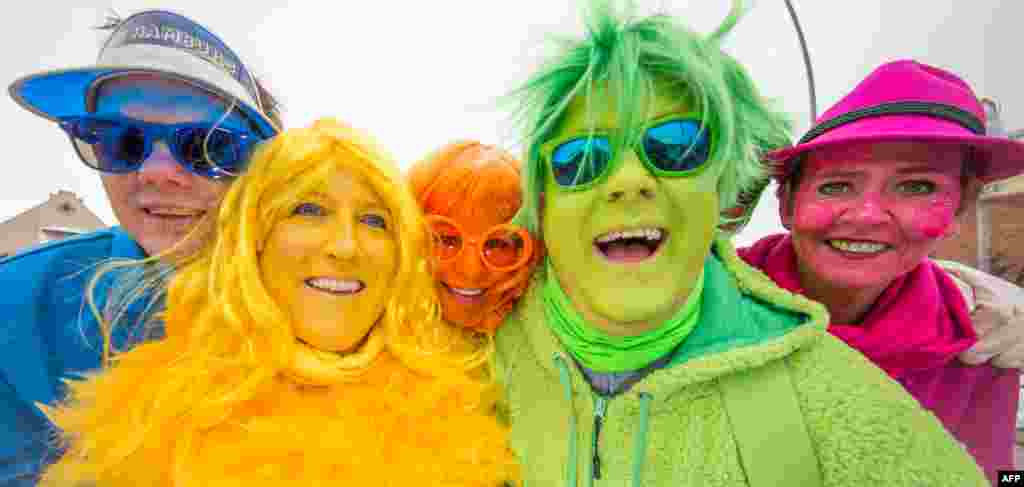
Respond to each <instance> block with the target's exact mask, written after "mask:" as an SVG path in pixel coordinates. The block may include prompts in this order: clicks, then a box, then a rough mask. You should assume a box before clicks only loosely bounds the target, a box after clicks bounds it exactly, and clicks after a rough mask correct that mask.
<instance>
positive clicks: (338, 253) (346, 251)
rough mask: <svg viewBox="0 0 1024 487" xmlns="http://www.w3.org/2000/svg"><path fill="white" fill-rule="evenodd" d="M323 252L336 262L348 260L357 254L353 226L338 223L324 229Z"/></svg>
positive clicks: (349, 223) (347, 222)
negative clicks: (336, 260)
mask: <svg viewBox="0 0 1024 487" xmlns="http://www.w3.org/2000/svg"><path fill="white" fill-rule="evenodd" d="M324 251H325V252H326V253H327V255H329V256H331V257H333V258H335V259H338V260H349V259H352V258H354V257H355V256H356V255H358V254H359V243H358V242H356V234H355V226H354V225H353V223H352V222H350V221H346V222H340V223H339V224H337V225H328V226H327V227H326V228H325V235H324Z"/></svg>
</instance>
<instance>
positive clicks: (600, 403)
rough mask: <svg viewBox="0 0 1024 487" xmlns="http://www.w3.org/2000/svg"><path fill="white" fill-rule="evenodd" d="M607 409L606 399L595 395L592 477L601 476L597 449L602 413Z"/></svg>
mask: <svg viewBox="0 0 1024 487" xmlns="http://www.w3.org/2000/svg"><path fill="white" fill-rule="evenodd" d="M607 411H608V399H607V398H605V397H604V396H602V395H600V394H598V395H597V404H595V405H594V442H593V448H592V449H593V453H594V458H593V475H594V479H600V478H601V454H600V451H599V445H600V438H601V426H602V425H604V415H605V413H606V412H607Z"/></svg>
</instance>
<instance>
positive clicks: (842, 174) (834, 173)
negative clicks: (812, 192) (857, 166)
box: [820, 169, 862, 178]
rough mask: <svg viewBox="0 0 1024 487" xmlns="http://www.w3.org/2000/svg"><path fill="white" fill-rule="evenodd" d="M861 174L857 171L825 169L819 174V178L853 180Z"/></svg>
mask: <svg viewBox="0 0 1024 487" xmlns="http://www.w3.org/2000/svg"><path fill="white" fill-rule="evenodd" d="M861 174H862V173H861V172H859V171H849V170H844V169H826V170H824V171H822V172H821V174H820V177H826V178H855V177H858V176H860V175H861Z"/></svg>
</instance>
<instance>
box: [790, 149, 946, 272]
mask: <svg viewBox="0 0 1024 487" xmlns="http://www.w3.org/2000/svg"><path fill="white" fill-rule="evenodd" d="M963 165H964V153H963V150H962V149H961V148H959V147H955V146H939V145H934V144H932V145H930V144H925V143H919V142H888V143H874V144H857V145H850V146H843V147H839V148H827V149H820V150H815V151H812V152H811V153H810V154H809V156H808V158H807V161H806V162H804V164H803V174H802V176H801V177H800V180H799V181H798V182H797V184H796V188H795V189H794V191H795V192H794V194H793V195H792V198H790V202H791V203H790V202H784V203H783V204H784V205H787V204H788V205H790V206H791V207H792V208H783V210H782V217H783V218H782V219H783V223H785V224H787V226H789V227H790V228H791V230H792V233H793V245H794V247H795V249H796V253H797V257H798V259H797V260H798V263H799V266H800V269H801V274H802V275H804V276H809V277H810V278H811V279H814V280H816V281H818V282H819V283H821V284H825V285H827V286H828V287H830V288H853V289H863V288H875V287H880V288H883V289H884V287H886V286H888V285H889V283H891V282H892V281H893V280H894V279H896V278H898V277H900V276H902V275H903V274H905V273H907V272H909V271H911V270H913V269H914V268H915V267H917V265H918V264H920V263H921V261H923V260H924V259H925V258H926V257H927V256H928V254H929V253H931V252H932V250H934V248H935V246H936V245H937V243H938V241H939V239H941V238H944V237H946V236H949V235H951V234H952V233H954V232H955V231H956V230H957V228H958V223H957V221H956V215H957V212H958V210H959V207H960V203H961V199H962V192H963V184H962V174H963ZM807 285H808V283H804V286H805V287H807Z"/></svg>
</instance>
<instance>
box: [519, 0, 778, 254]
mask: <svg viewBox="0 0 1024 487" xmlns="http://www.w3.org/2000/svg"><path fill="white" fill-rule="evenodd" d="M614 3H615V2H614V0H591V2H590V4H589V7H588V8H587V11H586V17H585V20H586V26H587V33H586V35H585V36H584V38H583V39H579V40H564V41H562V42H560V43H559V44H560V49H559V52H558V53H557V54H556V55H555V56H553V57H552V58H551V59H549V60H548V62H547V63H546V64H544V66H543V67H541V68H540V69H539V71H538V72H536V73H534V74H533V75H532V76H531V77H530V78H529V79H528V80H527V81H526V82H525V83H524V84H523V85H522V86H521V87H520V88H518V89H517V90H515V91H513V92H512V93H511V94H509V95H508V97H507V99H508V100H510V101H511V102H512V103H513V104H514V107H515V109H514V110H513V116H514V118H515V119H516V121H517V122H518V123H519V124H520V125H521V126H522V128H523V130H524V132H525V141H524V142H525V146H526V154H525V159H526V164H525V168H524V169H525V170H524V171H522V188H523V205H522V207H521V208H520V210H519V213H518V214H517V215H516V217H515V219H514V220H513V221H514V222H515V223H517V224H519V225H522V226H524V227H526V228H527V229H529V230H530V231H531V232H533V233H534V234H539V229H540V218H539V204H540V193H541V189H542V188H543V187H544V186H543V185H544V178H545V174H546V171H547V167H546V164H547V163H546V162H545V161H543V160H541V157H540V154H539V148H540V146H541V145H542V144H543V143H544V142H546V141H547V140H549V139H550V138H552V136H553V135H554V133H555V132H556V131H557V130H558V126H559V123H560V121H561V120H562V118H563V116H564V114H565V112H566V109H567V107H568V106H569V104H570V103H571V102H572V101H573V99H575V98H576V97H577V96H581V95H582V96H587V97H588V100H589V99H592V98H591V97H590V95H591V94H592V93H600V95H602V96H607V97H609V98H610V99H615V100H617V117H618V120H617V125H618V127H619V129H620V130H619V131H618V132H619V133H618V134H617V135H616V136H615V138H616V139H617V140H615V141H613V142H614V143H615V144H616V145H618V146H619V147H623V146H626V147H629V146H632V145H633V144H634V143H635V142H636V139H637V138H638V137H639V135H640V134H639V128H640V126H642V125H643V124H644V122H645V121H646V120H644V116H645V115H646V114H647V113H648V112H647V108H648V105H647V104H648V103H649V102H650V100H651V98H652V97H651V94H652V93H653V92H654V90H669V91H671V92H672V94H678V96H680V97H684V99H685V100H687V101H688V102H689V103H690V105H691V106H692V107H693V108H694V109H695V110H698V111H699V112H700V114H701V119H702V123H703V125H704V127H705V129H706V130H710V131H711V133H712V134H713V136H714V137H715V139H716V143H715V144H714V149H713V152H712V154H711V156H710V157H711V159H710V163H711V164H713V167H716V168H717V170H718V172H719V175H720V176H719V178H718V195H719V208H720V209H723V210H724V209H726V208H730V207H732V206H733V205H734V204H735V202H736V198H737V195H738V194H739V193H740V192H741V191H744V190H747V189H749V188H751V187H753V186H755V185H757V183H758V182H759V181H762V180H763V178H764V175H765V168H764V166H763V165H762V155H763V154H764V153H766V152H768V151H771V150H774V149H777V148H780V147H784V146H786V145H788V144H789V143H790V140H791V139H790V134H791V122H790V121H789V120H788V118H787V117H786V116H785V115H784V114H783V113H782V112H781V111H779V110H777V109H776V108H775V107H773V106H772V103H770V102H769V100H766V99H765V98H763V97H762V96H761V95H760V94H759V93H758V91H757V89H756V88H755V86H754V83H753V82H752V81H751V79H750V76H749V75H748V74H747V73H746V70H744V68H743V67H742V66H741V65H740V64H739V63H738V62H737V61H736V60H735V59H733V58H732V57H731V56H729V55H728V54H726V53H724V52H723V51H722V49H721V42H722V39H723V38H724V37H725V35H726V34H728V33H729V32H730V31H731V30H732V29H733V27H735V26H736V24H737V23H738V22H739V19H740V18H741V17H742V16H743V14H744V13H745V10H746V9H745V7H744V5H743V2H742V1H741V0H733V3H732V9H731V10H730V12H729V15H728V16H727V17H726V19H725V20H724V21H723V22H722V24H721V25H720V26H719V27H718V29H716V30H715V32H713V33H712V34H710V35H707V36H703V35H699V34H697V33H695V32H693V31H691V30H690V29H688V28H687V27H685V26H684V25H682V24H681V23H680V22H679V21H678V20H677V19H675V18H673V17H671V16H669V15H652V16H649V17H645V18H640V19H632V18H630V17H629V15H628V12H630V11H631V10H633V9H632V5H631V3H626V5H624V6H623V8H618V9H617V8H615V5H614ZM621 12H627V13H621ZM659 94H661V95H662V96H664V95H665V93H664V92H659ZM589 105H594V104H593V103H589V104H588V107H587V111H588V115H587V116H588V119H591V120H598V118H597V117H595V116H593V114H592V112H593V111H594V110H593V108H594V107H593V106H589ZM622 144H625V145H622ZM616 152H617V153H619V154H621V153H622V152H623V151H616Z"/></svg>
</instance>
